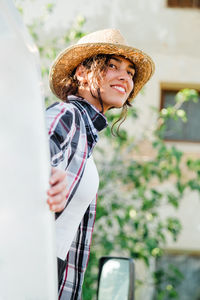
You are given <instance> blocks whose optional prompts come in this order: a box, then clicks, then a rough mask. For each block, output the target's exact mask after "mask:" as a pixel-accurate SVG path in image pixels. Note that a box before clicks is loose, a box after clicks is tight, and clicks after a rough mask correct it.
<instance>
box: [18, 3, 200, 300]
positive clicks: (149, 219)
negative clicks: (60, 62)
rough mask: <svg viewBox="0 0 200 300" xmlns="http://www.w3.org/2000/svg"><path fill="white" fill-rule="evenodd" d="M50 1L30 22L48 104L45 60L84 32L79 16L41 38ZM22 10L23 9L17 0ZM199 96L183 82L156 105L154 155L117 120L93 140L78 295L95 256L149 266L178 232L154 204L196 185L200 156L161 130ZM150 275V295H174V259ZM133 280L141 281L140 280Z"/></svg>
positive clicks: (94, 268)
mask: <svg viewBox="0 0 200 300" xmlns="http://www.w3.org/2000/svg"><path fill="white" fill-rule="evenodd" d="M54 7H55V4H52V3H49V4H47V5H46V15H45V16H46V17H44V16H42V17H41V18H40V19H36V20H33V22H32V23H31V24H29V26H28V27H29V30H30V33H31V35H32V36H33V38H34V40H35V43H36V44H37V46H38V49H39V52H40V56H41V70H42V76H43V82H44V86H45V89H44V94H45V101H46V105H49V104H51V103H52V102H53V101H58V100H57V99H56V98H55V97H54V96H52V93H50V92H49V89H48V73H49V66H50V65H51V63H52V60H54V59H55V57H56V55H57V54H58V53H59V52H60V51H61V50H63V49H64V48H66V47H67V46H68V45H70V44H71V43H74V42H75V41H76V40H77V39H78V38H80V37H82V36H83V35H84V32H83V29H82V26H83V25H84V23H85V19H84V18H83V17H78V18H77V20H76V22H75V23H74V24H73V25H72V26H71V28H69V29H68V30H66V31H65V33H63V34H62V35H53V34H51V36H50V37H48V38H44V35H42V34H41V32H42V29H43V27H44V24H45V20H46V19H45V18H47V16H48V14H52V13H53V10H54ZM20 10H21V12H23V1H21V6H20ZM197 98H198V93H197V92H196V91H194V90H189V89H184V90H182V91H180V92H179V93H178V94H177V97H176V104H175V106H174V107H168V108H166V109H162V110H161V111H160V112H159V111H157V115H158V125H157V127H156V129H155V130H154V132H152V136H153V140H152V141H150V140H149V143H150V144H151V148H152V155H149V157H148V158H145V159H143V157H142V155H140V145H139V144H138V142H137V141H136V139H135V137H134V135H133V133H132V132H131V133H130V131H129V130H127V127H125V126H123V125H122V129H121V130H120V136H116V137H113V136H112V133H111V130H110V128H107V129H106V130H104V132H103V133H102V134H101V139H102V140H103V142H102V143H101V144H99V145H98V146H97V147H96V161H97V164H98V169H99V173H100V179H101V182H100V188H99V196H98V204H97V214H96V224H95V230H94V233H93V242H92V246H91V254H90V261H89V265H88V268H87V272H86V275H85V281H84V286H83V298H84V300H91V299H94V298H95V294H96V288H97V273H98V260H99V258H100V257H101V256H103V255H110V254H115V255H119V256H123V255H128V256H131V257H133V258H134V259H135V260H142V261H143V262H144V263H145V265H146V266H147V267H149V266H150V262H151V260H152V258H153V259H158V258H159V257H160V256H161V255H162V254H163V248H164V246H165V243H166V239H167V236H171V238H172V239H173V240H177V238H178V235H179V233H180V231H181V224H180V222H179V220H178V219H176V218H174V217H166V219H164V218H162V217H161V216H160V208H161V207H164V206H166V205H167V206H171V207H173V208H174V209H178V207H179V204H180V201H181V199H182V197H183V196H184V193H185V191H186V188H187V189H190V190H195V191H197V192H200V160H194V159H191V158H190V159H187V161H186V162H185V161H183V153H182V152H181V151H179V150H178V149H176V148H175V147H170V146H167V145H166V144H165V142H164V141H163V134H164V131H165V122H166V120H167V119H169V118H173V119H174V120H179V119H182V120H183V121H184V122H186V121H187V116H186V114H185V112H184V111H183V110H182V109H181V105H182V104H183V103H184V102H185V101H197ZM155 111H156V109H154V112H155ZM137 116H138V112H137V110H136V109H135V108H134V107H132V108H130V110H129V112H128V116H127V121H128V122H130V121H131V122H132V124H134V122H136V121H137V120H136V119H137ZM118 117H119V111H118V110H110V111H109V112H108V113H107V118H108V121H109V123H113V122H115V121H116V120H117V119H118ZM136 154H137V155H136ZM138 157H139V158H138ZM183 165H184V168H185V169H186V171H185V172H186V173H187V172H190V173H192V177H191V178H190V179H187V176H186V177H185V176H184V173H183V172H182V166H183ZM170 181H171V187H172V188H171V189H169V186H168V185H167V186H166V187H165V184H166V183H169V182H170ZM153 279H154V285H155V286H156V287H157V291H156V293H157V294H156V297H157V298H156V300H162V299H165V297H167V299H178V295H177V293H176V289H175V287H176V284H178V282H179V281H180V280H181V274H180V273H179V271H178V270H175V269H174V268H173V267H172V266H170V267H169V270H168V271H167V272H164V271H163V270H157V271H156V273H155V274H154V275H153ZM137 282H138V283H139V285H141V284H142V281H141V280H137ZM161 282H162V284H160V283H161Z"/></svg>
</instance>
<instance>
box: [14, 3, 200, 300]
mask: <svg viewBox="0 0 200 300" xmlns="http://www.w3.org/2000/svg"><path fill="white" fill-rule="evenodd" d="M15 4H16V6H17V8H18V10H19V11H20V13H21V15H22V17H23V20H24V22H25V24H26V25H27V26H28V29H29V32H30V33H31V35H32V37H33V39H34V41H35V44H36V45H37V47H38V49H39V52H40V58H41V72H42V77H43V82H42V86H43V94H44V97H45V103H46V106H48V105H49V104H51V103H52V102H54V101H58V100H57V99H56V98H55V97H54V96H53V95H52V94H51V92H50V90H49V87H48V72H49V67H50V65H51V63H52V61H53V60H54V59H55V57H56V56H57V54H58V53H59V52H60V51H61V50H63V49H64V48H66V47H67V46H69V45H70V44H73V43H75V42H76V41H77V39H79V38H80V37H82V36H83V35H84V34H86V33H89V32H92V31H95V30H99V29H104V28H117V29H119V30H120V31H121V33H122V34H123V35H124V36H125V38H126V39H127V41H128V43H129V44H130V45H132V46H133V47H135V48H138V49H141V50H143V51H144V52H146V53H148V54H149V55H150V56H151V57H152V59H153V60H154V62H155V66H156V71H155V74H154V76H153V78H152V79H151V80H150V81H149V83H148V84H147V85H146V86H145V88H144V89H143V90H142V92H141V93H140V94H139V95H138V96H137V97H136V99H135V100H134V103H133V107H132V108H131V109H130V111H129V113H128V117H127V120H126V121H125V122H124V123H123V124H122V126H121V127H120V128H121V129H120V136H116V137H114V136H112V134H111V130H110V127H111V125H110V126H109V128H108V129H106V130H105V132H104V133H102V136H101V142H100V143H99V146H98V147H97V149H96V150H95V157H96V162H97V165H98V169H99V172H100V178H101V183H100V189H99V197H98V208H97V215H96V224H95V229H94V233H93V243H92V246H91V255H90V261H89V265H88V270H87V273H86V275H85V281H84V288H83V299H84V300H91V299H95V295H96V288H97V286H96V284H97V273H98V259H99V258H100V257H101V256H102V255H117V256H130V257H132V258H134V259H135V263H136V285H135V289H136V299H137V300H140V299H141V300H157V299H159V300H162V299H165V300H166V299H181V300H199V299H200V285H199V282H200V101H199V91H200V34H199V29H200V1H199V0H153V1H149V0H110V1H107V0H101V1H97V0H82V1H80V0H73V1H66V0H57V1H50V0H49V1H48V0H40V1H39V0H26V1H25V0H24V1H23V0H16V1H15ZM118 115H119V112H118V111H112V112H109V113H108V115H107V117H108V120H109V122H110V124H112V122H114V121H115V120H116V119H117V117H118Z"/></svg>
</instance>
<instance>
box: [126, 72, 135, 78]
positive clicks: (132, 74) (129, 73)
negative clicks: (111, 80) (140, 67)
mask: <svg viewBox="0 0 200 300" xmlns="http://www.w3.org/2000/svg"><path fill="white" fill-rule="evenodd" d="M127 73H128V75H129V76H130V77H131V78H133V77H134V75H135V73H132V72H131V71H127Z"/></svg>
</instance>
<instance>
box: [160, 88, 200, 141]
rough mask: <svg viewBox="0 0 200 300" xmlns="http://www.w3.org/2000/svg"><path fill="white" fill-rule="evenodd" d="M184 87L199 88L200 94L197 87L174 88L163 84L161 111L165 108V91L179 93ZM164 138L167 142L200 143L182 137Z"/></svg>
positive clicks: (161, 89)
mask: <svg viewBox="0 0 200 300" xmlns="http://www.w3.org/2000/svg"><path fill="white" fill-rule="evenodd" d="M183 88H191V89H195V90H197V91H198V92H199V95H200V90H199V89H197V88H196V87H194V88H193V87H186V86H185V87H180V88H178V87H175V88H173V87H171V88H170V87H169V88H167V87H164V86H162V85H161V87H160V92H161V97H160V111H161V109H163V108H164V95H165V93H166V92H169V93H170V92H171V93H172V92H173V93H174V92H175V93H178V92H179V91H180V90H182V89H183ZM163 140H164V141H165V142H170V143H173V142H174V143H190V144H200V141H193V140H189V141H188V140H180V139H169V138H163Z"/></svg>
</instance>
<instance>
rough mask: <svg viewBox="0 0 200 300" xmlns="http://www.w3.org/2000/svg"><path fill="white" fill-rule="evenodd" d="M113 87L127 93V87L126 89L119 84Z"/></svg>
mask: <svg viewBox="0 0 200 300" xmlns="http://www.w3.org/2000/svg"><path fill="white" fill-rule="evenodd" d="M113 87H114V88H115V89H116V90H118V91H120V92H123V93H125V89H124V88H123V87H121V86H117V85H114V86H113Z"/></svg>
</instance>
